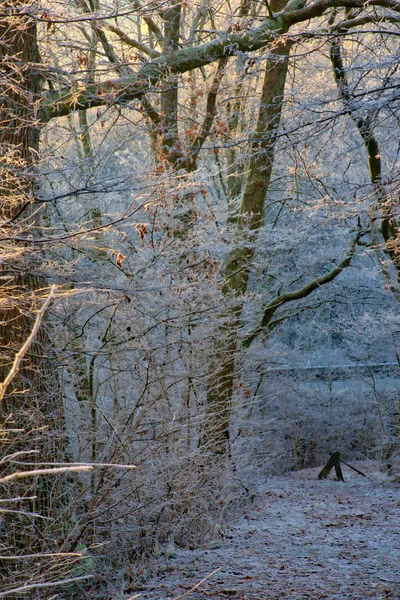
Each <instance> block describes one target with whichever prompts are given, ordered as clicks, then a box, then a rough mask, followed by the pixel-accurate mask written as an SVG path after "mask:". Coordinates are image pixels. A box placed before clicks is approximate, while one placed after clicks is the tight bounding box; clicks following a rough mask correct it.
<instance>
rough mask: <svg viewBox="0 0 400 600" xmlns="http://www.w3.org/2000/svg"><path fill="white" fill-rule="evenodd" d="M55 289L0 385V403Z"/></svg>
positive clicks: (51, 291)
mask: <svg viewBox="0 0 400 600" xmlns="http://www.w3.org/2000/svg"><path fill="white" fill-rule="evenodd" d="M56 289H57V288H56V286H55V285H53V286H52V287H51V290H50V294H49V295H48V296H47V298H46V301H45V302H44V304H43V306H42V308H41V309H40V310H39V312H38V313H37V315H36V319H35V323H34V325H33V328H32V331H31V333H30V334H29V336H28V337H27V339H26V341H25V342H24V344H23V346H22V347H21V349H20V350H19V351H18V352H17V354H16V355H15V358H14V362H13V365H12V367H11V369H10V371H9V372H8V374H7V377H6V378H5V379H4V381H3V382H2V383H0V402H1V401H2V400H3V398H4V394H5V393H6V391H7V388H8V386H9V385H10V383H11V382H12V380H13V379H14V377H16V375H17V374H18V372H19V369H20V367H21V362H22V360H23V358H24V356H25V354H26V353H27V352H28V350H29V348H30V347H31V345H32V343H33V341H34V339H35V337H36V335H37V333H38V331H39V328H40V325H41V323H42V320H43V317H44V313H45V312H46V310H47V309H48V307H49V306H50V304H51V303H52V301H53V300H54V297H55V293H56Z"/></svg>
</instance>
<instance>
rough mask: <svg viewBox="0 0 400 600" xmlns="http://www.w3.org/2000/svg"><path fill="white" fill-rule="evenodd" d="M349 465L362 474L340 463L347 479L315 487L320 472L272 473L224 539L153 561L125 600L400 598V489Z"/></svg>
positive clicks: (370, 467) (370, 470) (366, 465)
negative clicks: (185, 599)
mask: <svg viewBox="0 0 400 600" xmlns="http://www.w3.org/2000/svg"><path fill="white" fill-rule="evenodd" d="M354 465H355V466H357V468H359V469H360V470H361V471H363V472H365V473H366V474H367V475H368V477H369V478H368V479H367V478H364V477H361V476H360V475H357V474H356V473H354V472H353V471H351V470H350V469H348V468H347V467H343V474H344V477H345V483H341V482H337V481H333V480H329V479H328V480H324V481H318V479H317V475H318V472H319V470H320V469H319V468H318V469H306V470H303V471H299V472H295V473H291V474H288V475H286V476H280V477H270V478H269V479H268V481H267V482H266V484H265V486H263V488H264V489H263V490H262V492H260V493H259V494H258V496H257V498H256V499H255V500H254V503H253V505H251V507H249V508H248V509H246V511H245V514H243V515H242V516H241V517H240V518H238V519H236V520H234V522H233V523H231V525H230V527H229V529H228V530H227V532H226V535H225V537H224V538H221V539H219V540H217V541H214V542H212V543H209V544H207V545H204V547H201V548H198V549H195V550H192V551H188V550H181V549H179V548H178V549H175V551H174V553H172V552H170V554H172V555H173V556H172V557H169V558H168V560H166V559H165V557H160V558H159V559H157V561H154V563H153V564H152V565H151V566H150V567H149V568H148V569H147V570H143V571H140V572H138V573H137V574H136V576H134V577H133V579H132V581H131V582H130V584H128V585H127V589H126V590H125V592H126V591H127V592H129V593H128V594H126V596H124V598H135V599H136V598H137V599H138V600H139V599H140V600H167V599H168V600H172V599H176V598H182V597H184V598H189V599H191V600H206V599H209V598H213V599H214V600H217V599H226V598H232V599H243V600H275V599H276V600H278V599H282V598H286V599H290V600H300V599H305V598H308V599H310V600H320V599H322V598H329V599H330V600H366V599H374V600H378V599H379V600H383V599H386V598H387V599H389V598H390V599H396V600H399V599H400V485H398V484H395V483H390V482H389V481H388V479H387V478H385V477H384V476H383V475H382V473H380V472H379V470H378V467H377V464H376V463H372V462H367V461H364V462H360V463H354ZM216 569H219V570H218V571H217V572H215V573H214V574H213V575H211V576H210V577H208V578H207V579H206V580H205V581H204V582H203V583H201V585H199V586H198V587H197V588H196V589H194V590H193V588H194V586H196V585H197V584H198V583H199V582H200V581H201V580H202V579H203V578H205V577H207V575H209V574H210V573H212V572H213V571H215V570H216ZM190 590H192V591H190Z"/></svg>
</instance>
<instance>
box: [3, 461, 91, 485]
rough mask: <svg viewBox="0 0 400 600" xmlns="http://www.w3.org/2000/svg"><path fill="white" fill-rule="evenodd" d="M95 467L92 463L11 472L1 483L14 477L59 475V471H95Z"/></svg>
mask: <svg viewBox="0 0 400 600" xmlns="http://www.w3.org/2000/svg"><path fill="white" fill-rule="evenodd" d="M93 469H94V467H92V466H90V465H80V466H72V467H57V468H55V469H34V470H33V471H18V472H17V473H11V475H7V476H6V477H2V478H1V479H0V483H5V482H6V481H13V480H14V479H26V478H27V477H38V476H41V475H57V474H58V473H80V472H82V471H93Z"/></svg>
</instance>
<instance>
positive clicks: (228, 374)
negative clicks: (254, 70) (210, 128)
mask: <svg viewBox="0 0 400 600" xmlns="http://www.w3.org/2000/svg"><path fill="white" fill-rule="evenodd" d="M292 45H293V42H291V41H286V42H279V43H278V44H277V46H276V48H275V49H274V57H273V58H269V59H268V60H267V61H266V67H265V74H264V82H263V87H262V93H261V100H260V107H259V112H258V119H257V126H256V131H255V135H254V137H253V140H252V142H251V147H250V161H249V166H248V170H247V177H246V181H245V183H244V186H243V191H242V196H241V206H240V211H239V215H238V224H237V231H236V245H237V248H236V249H235V250H233V251H232V252H231V253H230V254H229V255H228V257H227V259H226V261H225V265H224V268H223V277H224V284H223V293H224V294H225V296H226V297H227V301H228V302H231V307H230V308H228V309H227V311H225V313H224V315H223V316H222V317H223V320H224V324H223V326H222V327H221V328H220V329H219V330H218V332H217V335H216V336H215V338H214V348H213V364H212V368H211V374H210V381H209V386H208V394H207V404H206V419H205V425H204V430H203V432H202V436H201V444H202V445H207V446H208V447H209V448H210V449H212V450H213V452H215V453H217V454H223V453H225V452H226V440H227V438H228V437H229V435H228V430H229V421H230V413H231V403H232V393H233V385H234V378H235V356H236V349H237V336H238V331H239V324H240V315H241V312H242V307H243V296H244V294H245V293H246V291H247V286H248V281H249V275H250V269H251V262H252V260H253V257H254V241H255V240H256V238H257V234H258V231H259V230H260V228H261V227H262V226H263V224H264V212H265V198H266V195H267V193H268V188H269V183H270V179H271V173H272V167H273V162H274V151H275V142H276V138H277V130H278V127H279V123H280V118H281V112H282V104H283V95H284V89H285V82H286V74H287V68H288V58H289V52H290V49H291V47H292Z"/></svg>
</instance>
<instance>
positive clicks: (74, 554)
mask: <svg viewBox="0 0 400 600" xmlns="http://www.w3.org/2000/svg"><path fill="white" fill-rule="evenodd" d="M59 556H63V557H64V556H66V557H70V556H72V557H74V558H84V556H83V554H82V553H81V552H50V554H46V553H43V552H37V553H36V554H18V555H17V556H0V560H20V559H21V558H54V557H57V558H58V557H59Z"/></svg>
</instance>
